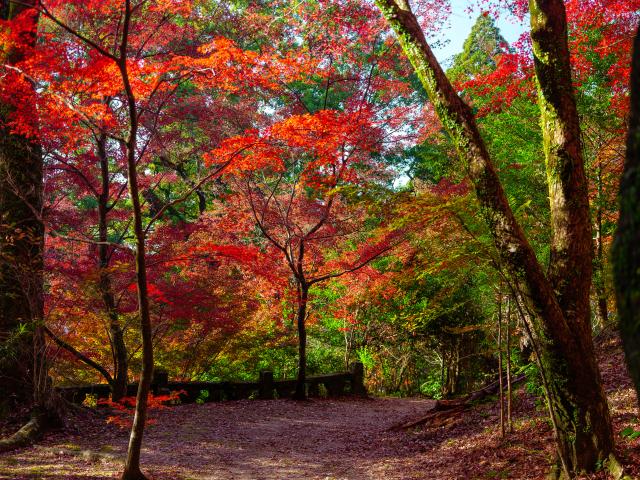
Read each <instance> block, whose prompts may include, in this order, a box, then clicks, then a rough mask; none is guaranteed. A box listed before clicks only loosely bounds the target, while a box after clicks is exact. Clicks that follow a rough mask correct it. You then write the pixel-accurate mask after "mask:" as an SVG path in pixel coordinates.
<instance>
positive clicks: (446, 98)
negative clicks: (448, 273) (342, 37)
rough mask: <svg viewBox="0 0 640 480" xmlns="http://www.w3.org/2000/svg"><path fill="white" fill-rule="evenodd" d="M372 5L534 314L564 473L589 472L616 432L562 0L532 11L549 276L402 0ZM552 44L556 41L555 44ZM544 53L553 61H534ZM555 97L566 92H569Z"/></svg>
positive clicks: (473, 124) (609, 448)
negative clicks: (600, 349) (596, 303)
mask: <svg viewBox="0 0 640 480" xmlns="http://www.w3.org/2000/svg"><path fill="white" fill-rule="evenodd" d="M376 3H377V4H378V6H379V7H380V10H381V11H382V13H383V15H384V16H385V18H386V19H387V21H388V22H389V24H390V25H391V27H392V28H393V29H394V31H395V32H396V34H397V36H398V40H399V42H400V44H401V46H402V48H403V50H404V52H405V54H406V55H407V57H408V59H409V60H410V61H411V63H412V64H413V66H414V69H415V71H416V73H417V75H418V77H419V79H420V80H421V82H422V85H423V87H424V88H425V90H426V92H427V94H428V96H429V98H430V100H431V102H432V104H433V106H434V108H435V110H436V113H437V114H438V117H439V118H440V121H441V123H442V125H443V126H444V128H445V129H446V130H447V131H448V132H449V134H450V135H451V138H452V140H453V142H454V145H455V147H456V149H457V151H458V155H459V156H460V157H461V159H462V160H463V161H465V162H466V164H467V166H468V174H469V177H470V179H471V181H472V183H473V185H474V188H475V191H476V195H477V197H478V201H479V203H480V207H481V211H482V214H483V216H484V219H485V221H486V222H487V225H488V227H489V229H490V231H491V234H492V237H493V240H494V243H495V245H496V248H497V250H498V252H499V253H500V257H501V261H502V263H503V264H504V265H505V266H506V267H507V269H508V271H509V274H510V276H511V277H512V278H513V282H514V284H515V285H518V286H519V288H521V292H519V293H521V294H522V297H523V298H524V299H525V301H526V303H527V305H528V307H529V309H530V310H531V312H532V313H533V315H532V321H533V322H532V323H533V328H534V331H535V335H536V342H537V343H538V351H539V353H540V358H539V361H540V364H541V368H542V369H543V370H544V371H545V372H546V377H547V382H546V384H547V398H548V400H549V404H550V407H551V408H550V410H551V412H552V421H553V423H554V427H555V431H556V437H557V438H556V440H557V442H556V443H557V449H558V455H559V458H560V459H561V461H562V466H563V471H564V473H565V475H566V476H573V475H576V474H579V473H580V472H582V471H588V472H592V471H595V470H596V469H597V468H598V467H599V465H600V464H601V463H602V462H604V461H606V460H607V459H608V458H609V456H610V454H611V453H612V451H613V432H612V428H611V420H610V417H609V410H608V406H607V403H606V399H605V396H604V392H603V389H602V385H601V381H600V374H599V371H598V369H597V365H596V361H595V355H594V352H593V343H592V339H591V332H590V330H589V329H588V324H587V323H586V322H585V319H588V318H589V297H588V295H589V288H588V287H589V285H590V282H591V238H590V224H589V215H588V198H587V190H586V180H584V167H583V163H582V155H581V152H580V151H579V150H580V142H579V127H578V123H577V122H578V119H577V114H576V113H575V102H574V101H573V97H572V87H571V77H570V71H569V70H568V69H567V67H568V65H569V58H568V49H567V48H566V44H567V39H566V15H565V11H564V5H563V3H562V1H561V0H554V1H551V0H550V1H545V2H532V13H531V16H532V38H533V41H534V44H536V47H535V52H536V55H537V57H538V59H537V60H536V72H537V75H538V77H539V78H538V81H539V85H540V90H541V97H543V99H542V100H541V103H542V102H544V105H543V109H544V111H543V121H544V125H543V128H544V132H545V133H544V137H545V147H546V148H545V150H546V151H547V152H546V153H547V165H548V168H550V169H551V170H553V171H552V172H551V173H552V175H551V176H550V179H549V189H550V197H551V201H552V212H553V213H552V222H551V223H552V228H553V243H552V252H553V254H552V263H551V269H550V277H549V279H548V278H547V277H546V275H545V273H544V272H543V269H542V267H541V265H540V263H539V262H538V260H537V258H536V255H535V252H534V251H533V249H532V248H531V246H530V245H529V243H528V241H527V239H526V237H525V235H524V232H523V231H522V228H521V227H520V225H519V224H518V222H517V221H516V219H515V217H514V214H513V212H512V210H511V207H510V205H509V203H508V200H507V198H506V195H505V192H504V190H503V187H502V184H501V182H500V179H499V178H498V175H497V173H496V170H495V167H494V165H493V163H492V161H491V158H490V156H489V153H488V151H487V148H486V145H485V143H484V141H483V140H482V137H481V135H480V132H479V130H478V127H477V125H476V121H475V118H474V116H473V113H472V111H471V109H470V108H469V106H468V105H466V104H465V103H464V101H463V100H462V99H461V98H460V97H459V96H458V94H457V92H456V91H455V89H454V88H453V86H452V85H451V83H450V81H449V80H448V79H447V77H446V75H445V73H444V71H443V70H442V68H441V66H440V65H439V63H438V62H437V60H436V58H435V56H434V55H433V52H432V51H431V48H430V47H429V45H428V43H427V41H426V39H425V36H424V34H423V32H422V29H421V28H420V25H419V23H418V21H417V19H416V17H415V15H414V14H413V13H412V12H411V9H410V7H409V4H408V2H407V1H406V0H376ZM545 32H546V33H545ZM546 34H547V35H548V36H549V37H548V38H547V37H545V35H546ZM558 42H560V43H561V45H560V46H555V44H556V43H558ZM541 58H543V59H544V60H545V61H549V62H550V63H549V64H548V65H546V64H544V65H540V63H541ZM556 70H558V72H556ZM554 81H557V82H559V85H558V87H557V89H554V87H553V86H552V85H549V83H550V82H554ZM567 82H568V84H567ZM558 89H559V91H558ZM558 95H560V97H561V96H562V95H569V96H570V100H567V99H562V98H559V97H558ZM556 117H557V118H556ZM576 134H577V135H578V138H575V135H576ZM565 137H566V138H565ZM574 208H575V209H576V211H575V212H574V211H572V209H574ZM578 257H580V258H578ZM585 286H586V287H587V288H586V289H585V288H584V287H585ZM556 292H557V295H556Z"/></svg>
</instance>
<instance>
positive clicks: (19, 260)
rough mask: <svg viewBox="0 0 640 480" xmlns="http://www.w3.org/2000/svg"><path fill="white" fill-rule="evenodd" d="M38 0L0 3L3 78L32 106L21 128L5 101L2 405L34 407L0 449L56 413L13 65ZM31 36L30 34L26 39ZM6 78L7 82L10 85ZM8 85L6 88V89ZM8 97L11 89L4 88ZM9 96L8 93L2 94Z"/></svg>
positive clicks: (35, 174)
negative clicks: (21, 109)
mask: <svg viewBox="0 0 640 480" xmlns="http://www.w3.org/2000/svg"><path fill="white" fill-rule="evenodd" d="M34 4H35V2H22V3H20V4H15V3H12V2H9V1H2V2H1V3H0V7H1V8H0V15H1V20H2V24H3V25H2V28H3V34H4V35H6V36H5V38H4V40H5V42H4V46H5V49H4V51H2V52H0V61H1V62H2V63H3V64H4V68H5V70H6V72H5V73H4V74H3V76H4V79H3V82H14V85H17V87H16V86H14V88H17V89H18V91H19V92H20V94H21V98H22V102H23V103H24V108H25V109H27V110H28V111H29V113H30V118H29V124H30V125H31V127H32V128H33V130H32V131H31V132H29V133H26V132H20V131H16V129H15V125H14V122H15V120H16V119H15V116H14V114H15V113H16V112H15V108H14V107H13V106H12V105H11V104H10V103H8V102H6V101H3V103H2V104H1V105H0V340H1V341H2V344H1V347H0V348H1V349H2V356H1V358H0V382H2V385H3V391H2V392H1V394H0V395H1V398H0V406H2V408H3V409H5V411H6V408H7V407H9V408H11V407H16V406H17V405H18V404H19V403H20V404H26V405H30V406H31V407H32V418H31V420H30V422H29V423H27V424H26V425H25V426H24V427H23V428H22V429H20V430H19V431H18V432H17V433H15V434H14V435H12V436H11V437H9V438H7V439H4V440H2V441H0V450H6V449H11V448H14V447H18V446H22V445H24V444H26V443H28V442H30V441H31V440H32V439H33V438H34V437H35V436H36V435H37V434H39V433H40V431H41V430H42V429H43V428H44V427H45V426H46V423H47V422H48V421H50V420H51V417H52V416H53V415H55V408H54V407H53V402H52V399H51V388H50V387H51V385H50V381H49V377H48V369H47V361H46V352H45V342H44V324H43V322H44V303H43V288H44V285H43V250H44V226H43V222H42V178H43V177H42V171H43V168H42V165H43V163H42V153H41V149H40V145H39V143H38V142H37V140H36V139H35V137H34V136H33V132H34V131H35V129H36V128H37V123H38V121H37V116H36V110H35V92H34V89H33V86H32V85H31V83H30V82H29V81H28V80H27V79H25V78H24V77H22V76H21V75H20V74H19V73H18V72H16V71H14V70H13V68H12V67H13V66H15V65H16V64H17V63H19V62H21V61H23V60H25V59H26V58H27V57H28V56H29V52H30V50H31V49H32V48H33V47H34V46H35V43H36V30H37V24H38V15H37V14H36V12H35V11H34V10H33V9H32V7H33V6H34ZM25 39H26V40H25ZM5 85H6V84H5ZM3 90H5V89H3ZM2 94H3V96H4V95H5V94H6V91H3V92H2ZM3 100H6V99H3Z"/></svg>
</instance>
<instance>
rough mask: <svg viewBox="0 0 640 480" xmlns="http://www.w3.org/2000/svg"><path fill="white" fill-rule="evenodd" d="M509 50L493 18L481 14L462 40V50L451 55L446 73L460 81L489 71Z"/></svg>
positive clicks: (493, 68) (452, 78)
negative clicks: (451, 58) (451, 61)
mask: <svg viewBox="0 0 640 480" xmlns="http://www.w3.org/2000/svg"><path fill="white" fill-rule="evenodd" d="M509 50H510V48H509V44H508V42H507V41H506V40H505V39H504V37H503V36H502V35H501V34H500V29H499V28H498V27H497V26H496V23H495V21H494V19H493V18H492V17H491V16H490V15H485V14H481V15H480V16H479V17H478V19H477V20H476V23H475V24H474V25H473V27H472V28H471V33H469V36H468V37H467V39H466V40H465V41H464V45H463V47H462V52H460V53H458V54H457V55H455V56H454V57H453V64H452V65H451V68H450V69H449V70H448V71H447V75H448V76H449V78H450V79H451V80H452V81H461V80H468V79H471V78H473V77H475V76H477V75H485V74H487V73H490V72H492V71H493V70H495V68H496V67H497V66H498V57H499V56H500V55H501V54H503V53H506V52H508V51H509Z"/></svg>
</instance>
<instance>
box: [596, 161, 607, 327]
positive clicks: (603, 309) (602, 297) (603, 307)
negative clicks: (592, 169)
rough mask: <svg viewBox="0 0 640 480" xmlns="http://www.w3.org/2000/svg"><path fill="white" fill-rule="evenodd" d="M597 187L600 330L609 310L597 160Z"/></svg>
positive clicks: (597, 265)
mask: <svg viewBox="0 0 640 480" xmlns="http://www.w3.org/2000/svg"><path fill="white" fill-rule="evenodd" d="M596 182H597V185H596V187H597V189H598V199H597V205H596V224H595V227H596V232H595V234H596V248H595V253H596V258H595V262H594V266H595V269H594V270H595V272H594V273H595V275H594V277H595V278H594V280H595V281H594V286H595V293H596V298H597V303H598V308H597V315H596V317H597V319H598V328H599V329H600V330H602V329H603V328H604V327H605V326H606V325H607V324H608V323H609V312H608V310H607V289H606V286H605V256H604V246H603V243H604V242H603V241H602V233H603V232H602V213H603V212H602V202H603V201H604V200H603V198H602V197H603V194H602V162H598V169H597V178H596Z"/></svg>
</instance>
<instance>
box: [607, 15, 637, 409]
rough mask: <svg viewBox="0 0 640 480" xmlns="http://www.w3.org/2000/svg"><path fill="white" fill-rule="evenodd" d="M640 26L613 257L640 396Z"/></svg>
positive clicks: (620, 310)
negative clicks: (639, 246)
mask: <svg viewBox="0 0 640 480" xmlns="http://www.w3.org/2000/svg"><path fill="white" fill-rule="evenodd" d="M638 245H640V26H639V27H638V33H637V34H636V37H635V41H634V47H633V57H632V61H631V115H630V117H629V133H628V137H627V157H626V161H625V165H624V174H623V177H622V181H621V183H620V219H619V221H618V230H617V231H616V235H615V242H614V247H613V248H614V249H613V258H614V271H615V284H616V300H617V304H618V315H619V317H620V334H621V335H622V340H623V342H624V350H625V354H626V358H627V365H628V367H629V372H630V373H631V377H632V379H633V382H634V384H635V386H636V392H637V393H638V397H639V398H640V248H638Z"/></svg>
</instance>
